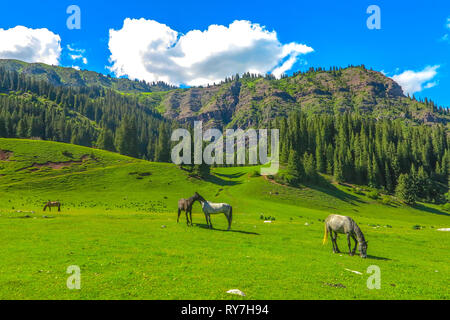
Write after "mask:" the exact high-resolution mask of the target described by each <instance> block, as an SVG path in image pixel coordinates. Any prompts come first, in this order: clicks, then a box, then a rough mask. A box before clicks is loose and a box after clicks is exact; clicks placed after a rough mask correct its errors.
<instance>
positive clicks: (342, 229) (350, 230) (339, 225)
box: [323, 214, 368, 258]
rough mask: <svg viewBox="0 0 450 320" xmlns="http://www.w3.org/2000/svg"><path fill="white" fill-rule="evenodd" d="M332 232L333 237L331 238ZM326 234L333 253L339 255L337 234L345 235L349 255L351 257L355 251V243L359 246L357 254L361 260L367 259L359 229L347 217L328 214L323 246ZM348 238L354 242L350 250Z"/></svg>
mask: <svg viewBox="0 0 450 320" xmlns="http://www.w3.org/2000/svg"><path fill="white" fill-rule="evenodd" d="M333 231H334V237H333ZM328 233H329V234H330V236H331V242H332V243H333V252H334V253H339V252H340V251H339V248H338V246H337V241H336V239H337V234H338V233H345V234H346V235H347V242H348V250H349V254H350V255H351V256H353V255H354V254H355V251H356V243H358V245H359V253H360V256H361V258H367V242H368V241H366V240H365V239H364V235H363V233H362V232H361V229H360V228H359V227H358V225H357V224H356V222H355V221H354V220H353V219H352V218H350V217H347V216H341V215H338V214H330V215H329V216H328V217H327V218H326V219H325V235H324V236H323V244H325V243H326V242H327V238H328ZM350 237H352V238H353V240H354V241H355V247H354V248H353V250H351V249H352V244H351V241H350Z"/></svg>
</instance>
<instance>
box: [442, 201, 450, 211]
mask: <svg viewBox="0 0 450 320" xmlns="http://www.w3.org/2000/svg"><path fill="white" fill-rule="evenodd" d="M442 209H444V210H445V211H449V212H450V203H449V202H447V203H446V204H444V205H442Z"/></svg>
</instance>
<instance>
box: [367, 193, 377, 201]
mask: <svg viewBox="0 0 450 320" xmlns="http://www.w3.org/2000/svg"><path fill="white" fill-rule="evenodd" d="M367 196H368V197H369V198H370V199H374V200H376V199H378V198H379V196H380V195H379V193H378V191H370V192H369V193H368V194H367Z"/></svg>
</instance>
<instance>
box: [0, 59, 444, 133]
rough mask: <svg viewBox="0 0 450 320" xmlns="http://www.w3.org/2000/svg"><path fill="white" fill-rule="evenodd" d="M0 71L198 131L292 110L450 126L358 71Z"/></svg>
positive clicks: (14, 65)
mask: <svg viewBox="0 0 450 320" xmlns="http://www.w3.org/2000/svg"><path fill="white" fill-rule="evenodd" d="M0 68H3V69H4V70H7V71H15V72H18V73H20V74H23V75H26V76H29V77H32V78H35V79H38V80H45V81H47V82H49V83H50V84H52V85H55V86H66V87H95V86H97V87H102V88H106V89H111V90H114V91H116V92H119V93H122V94H125V95H131V96H136V97H137V99H138V100H139V101H140V103H141V104H142V105H144V106H146V107H149V108H151V109H153V110H155V111H157V112H158V113H160V114H161V115H163V116H164V117H165V118H168V119H172V120H176V121H178V122H182V123H185V122H192V121H194V120H202V121H203V122H204V123H205V126H206V127H213V126H216V127H217V126H218V127H240V128H247V127H257V126H260V125H263V124H265V123H268V122H269V121H270V120H272V119H274V118H275V117H278V116H287V115H288V114H289V113H290V112H292V111H298V110H301V111H303V112H305V113H306V114H322V113H326V114H336V113H343V112H351V113H356V114H360V115H362V116H364V117H373V118H375V119H383V118H388V119H403V120H404V121H405V122H410V123H413V124H421V123H424V124H436V123H442V124H444V125H446V124H448V123H449V122H450V114H449V112H448V110H447V109H445V108H442V107H438V106H437V105H436V104H435V103H434V102H433V101H431V100H428V99H425V100H423V101H419V100H417V99H415V98H414V97H409V96H405V95H404V94H403V91H402V88H401V87H400V86H399V85H398V84H397V83H396V82H395V81H394V80H392V79H391V78H389V77H386V76H385V75H384V74H382V73H381V72H377V71H373V70H369V69H367V68H365V66H349V67H347V68H331V69H330V70H324V69H322V68H317V69H314V68H311V69H310V70H308V71H306V72H297V73H294V74H293V75H292V76H286V77H282V78H281V79H275V78H274V77H272V76H270V75H266V76H261V75H253V74H248V73H247V74H244V75H241V76H239V75H236V76H233V77H230V78H227V79H225V80H224V81H222V82H221V83H218V84H214V85H208V86H204V87H190V88H177V87H174V86H171V85H169V84H166V83H163V82H154V83H147V82H145V81H137V80H129V79H126V78H114V77H111V76H109V75H108V76H105V75H103V74H101V73H97V72H93V71H87V70H77V69H73V68H65V67H59V66H50V65H46V64H43V63H26V62H22V61H19V60H8V59H4V60H0Z"/></svg>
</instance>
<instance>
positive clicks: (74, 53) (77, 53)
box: [66, 44, 88, 64]
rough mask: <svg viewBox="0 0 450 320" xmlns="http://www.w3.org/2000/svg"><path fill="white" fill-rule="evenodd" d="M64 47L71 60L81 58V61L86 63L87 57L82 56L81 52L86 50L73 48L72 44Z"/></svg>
mask: <svg viewBox="0 0 450 320" xmlns="http://www.w3.org/2000/svg"><path fill="white" fill-rule="evenodd" d="M66 47H67V49H68V50H69V52H70V53H69V57H70V59H72V60H73V61H75V60H78V59H79V60H81V61H82V62H83V64H87V63H88V60H87V58H86V57H84V56H83V54H84V53H85V52H86V50H84V49H78V48H75V46H74V45H69V44H68V45H67V46H66Z"/></svg>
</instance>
